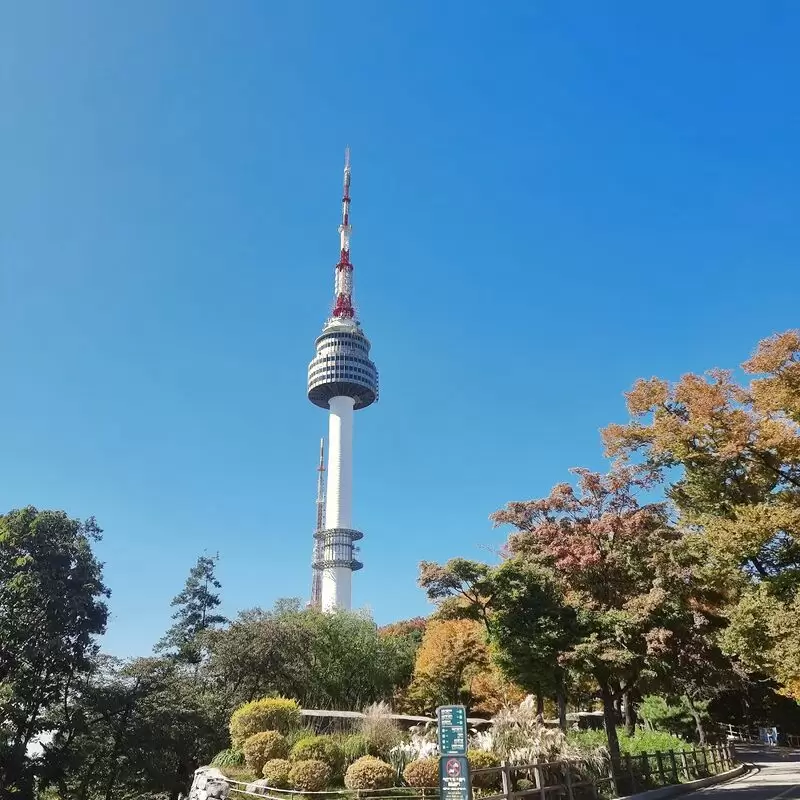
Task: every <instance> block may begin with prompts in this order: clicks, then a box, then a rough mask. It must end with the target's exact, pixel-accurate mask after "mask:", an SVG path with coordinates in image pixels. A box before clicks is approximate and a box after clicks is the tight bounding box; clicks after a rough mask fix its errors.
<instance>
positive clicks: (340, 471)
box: [322, 396, 355, 611]
mask: <svg viewBox="0 0 800 800" xmlns="http://www.w3.org/2000/svg"><path fill="white" fill-rule="evenodd" d="M354 404H355V401H354V400H353V398H352V397H342V396H339V397H332V398H331V400H330V415H329V418H328V488H327V491H326V499H325V525H326V526H327V527H328V528H329V529H330V528H344V529H347V528H352V526H353V406H354ZM351 546H352V544H346V543H345V542H341V541H339V539H338V537H332V538H331V539H330V540H329V541H327V542H326V544H325V553H324V559H325V561H326V562H335V561H341V560H342V559H344V558H348V557H349V550H350V547H351ZM352 577H353V571H352V569H351V568H350V567H346V566H326V568H325V570H324V571H323V573H322V610H323V611H335V610H339V609H342V610H345V611H349V610H350V604H351V584H352Z"/></svg>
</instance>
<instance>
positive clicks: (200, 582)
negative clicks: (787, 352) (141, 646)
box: [155, 556, 228, 664]
mask: <svg viewBox="0 0 800 800" xmlns="http://www.w3.org/2000/svg"><path fill="white" fill-rule="evenodd" d="M217 560H218V556H217V557H215V558H211V557H209V556H200V557H199V558H198V559H197V563H196V564H195V565H194V566H193V567H192V568H191V570H189V577H188V578H187V579H186V584H185V585H184V587H183V591H182V592H181V593H180V594H178V595H176V596H175V597H174V598H173V600H172V603H171V605H172V607H173V608H177V610H176V611H175V613H174V614H173V615H172V619H173V620H175V623H174V624H173V625H172V627H171V628H170V629H169V630H168V631H167V632H166V634H165V635H164V636H163V638H162V639H161V641H159V642H158V644H157V645H156V648H155V649H156V651H159V652H168V653H170V655H172V656H173V657H174V658H175V659H176V660H178V661H183V662H185V663H187V664H199V663H200V660H201V656H202V652H201V651H202V643H201V640H200V635H201V634H202V633H203V632H205V631H207V630H209V629H210V628H213V627H214V626H216V625H223V624H225V623H226V622H227V621H228V620H227V618H226V617H223V616H222V615H221V614H215V613H214V609H215V608H217V606H219V604H220V599H219V594H218V593H217V592H215V591H214V590H215V589H220V588H222V584H220V582H219V581H218V580H217V578H216V576H215V575H214V568H215V566H216V563H217Z"/></svg>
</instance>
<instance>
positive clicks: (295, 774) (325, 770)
mask: <svg viewBox="0 0 800 800" xmlns="http://www.w3.org/2000/svg"><path fill="white" fill-rule="evenodd" d="M330 779H331V768H330V767H329V766H328V765H327V764H326V763H325V762H324V761H318V760H317V759H313V758H312V759H309V760H308V761H297V762H295V763H294V764H293V765H292V768H291V769H290V770H289V785H290V786H292V787H293V788H294V789H297V791H299V792H321V791H323V790H324V789H326V788H327V787H328V781H330Z"/></svg>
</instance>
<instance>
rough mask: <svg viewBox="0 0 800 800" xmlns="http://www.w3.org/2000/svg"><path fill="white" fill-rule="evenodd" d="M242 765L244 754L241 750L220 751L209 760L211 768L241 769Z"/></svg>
mask: <svg viewBox="0 0 800 800" xmlns="http://www.w3.org/2000/svg"><path fill="white" fill-rule="evenodd" d="M242 764H244V753H243V752H242V751H241V750H220V752H219V753H217V754H216V755H215V756H214V758H212V759H211V766H212V767H241V766H242Z"/></svg>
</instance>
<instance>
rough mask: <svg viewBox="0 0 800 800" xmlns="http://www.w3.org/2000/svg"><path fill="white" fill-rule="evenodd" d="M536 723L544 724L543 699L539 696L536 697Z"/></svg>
mask: <svg viewBox="0 0 800 800" xmlns="http://www.w3.org/2000/svg"><path fill="white" fill-rule="evenodd" d="M536 721H537V722H544V697H542V695H541V694H537V695H536Z"/></svg>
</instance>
